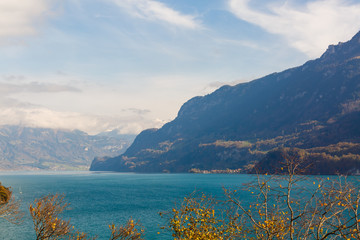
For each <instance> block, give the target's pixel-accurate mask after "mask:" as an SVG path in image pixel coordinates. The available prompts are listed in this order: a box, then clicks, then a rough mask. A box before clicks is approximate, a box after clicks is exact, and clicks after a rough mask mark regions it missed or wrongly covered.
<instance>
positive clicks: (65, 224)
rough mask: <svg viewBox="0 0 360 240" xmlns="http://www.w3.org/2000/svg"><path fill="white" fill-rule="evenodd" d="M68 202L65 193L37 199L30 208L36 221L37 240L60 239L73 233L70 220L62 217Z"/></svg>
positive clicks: (34, 221)
mask: <svg viewBox="0 0 360 240" xmlns="http://www.w3.org/2000/svg"><path fill="white" fill-rule="evenodd" d="M67 206H68V204H67V203H66V202H65V201H64V196H63V195H58V194H55V195H48V196H45V197H42V198H40V199H36V200H35V201H34V203H33V204H30V207H29V210H30V214H31V217H32V220H33V223H34V229H35V232H36V239H37V240H46V239H60V238H62V237H64V236H68V235H70V233H71V230H72V229H71V227H72V226H71V225H70V220H68V221H65V220H62V219H61V218H60V214H61V213H62V212H63V211H64V210H65V208H66V207H67Z"/></svg>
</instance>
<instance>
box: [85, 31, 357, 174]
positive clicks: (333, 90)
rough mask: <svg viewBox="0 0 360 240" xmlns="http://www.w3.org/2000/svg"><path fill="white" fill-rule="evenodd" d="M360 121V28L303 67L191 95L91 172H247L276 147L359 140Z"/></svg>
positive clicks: (303, 146)
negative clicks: (159, 123) (171, 114)
mask: <svg viewBox="0 0 360 240" xmlns="http://www.w3.org/2000/svg"><path fill="white" fill-rule="evenodd" d="M359 123H360V32H359V33H358V34H357V35H355V36H354V37H353V38H352V39H351V40H350V41H348V42H346V43H339V44H338V45H336V46H333V45H331V46H329V48H328V50H327V51H326V52H325V53H324V54H323V55H322V56H321V57H320V58H318V59H316V60H312V61H309V62H307V63H305V64H304V65H302V66H299V67H296V68H292V69H288V70H286V71H283V72H281V73H273V74H270V75H268V76H265V77H263V78H260V79H257V80H254V81H251V82H248V83H242V84H238V85H236V86H223V87H221V88H220V89H218V90H216V91H215V92H213V93H212V94H209V95H206V96H203V97H195V98H193V99H191V100H189V101H188V102H186V103H185V104H184V105H183V106H182V107H181V109H180V111H179V113H178V116H177V117H176V118H175V119H174V120H173V121H172V122H169V123H167V124H165V125H164V126H163V127H162V128H160V129H149V130H145V131H143V132H142V133H141V134H139V135H138V136H137V137H136V139H135V141H134V143H133V144H132V145H131V146H130V147H129V149H128V150H127V151H126V152H125V153H124V154H123V155H121V156H118V157H115V158H97V159H95V160H94V161H93V163H92V166H91V170H115V171H135V172H187V171H189V170H190V169H194V168H195V169H204V170H212V169H227V168H229V169H238V168H241V169H243V170H245V169H250V168H251V167H252V166H253V165H254V164H255V163H256V162H257V161H258V160H260V159H262V158H264V157H265V156H266V153H267V152H268V151H270V150H272V149H274V148H278V147H297V148H304V149H305V148H306V149H307V148H312V147H319V146H327V145H330V144H337V143H339V142H360V124H359ZM359 154H360V153H359Z"/></svg>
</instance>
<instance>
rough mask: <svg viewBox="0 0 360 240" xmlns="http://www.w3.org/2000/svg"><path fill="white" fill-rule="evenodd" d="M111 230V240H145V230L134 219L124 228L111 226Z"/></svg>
mask: <svg viewBox="0 0 360 240" xmlns="http://www.w3.org/2000/svg"><path fill="white" fill-rule="evenodd" d="M137 228H140V229H137ZM109 229H110V231H111V236H110V240H143V238H142V237H143V233H144V229H143V228H142V226H141V225H140V224H139V222H134V220H132V219H130V220H129V221H128V222H127V223H126V224H125V225H123V226H119V227H116V226H115V225H114V224H112V225H109Z"/></svg>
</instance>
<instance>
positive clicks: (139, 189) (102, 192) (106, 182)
mask: <svg viewBox="0 0 360 240" xmlns="http://www.w3.org/2000/svg"><path fill="white" fill-rule="evenodd" d="M252 178H253V176H251V175H226V174H208V175H207V174H132V173H91V172H60V173H57V172H55V173H54V172H41V173H21V172H17V173H0V181H1V182H2V183H3V185H5V186H11V187H12V189H13V192H14V194H15V197H16V198H17V199H19V200H21V203H22V208H23V210H24V211H26V215H25V220H24V222H23V223H22V224H21V225H13V224H9V223H7V222H6V221H5V220H2V219H0V239H5V240H12V239H13V240H30V239H35V234H34V231H33V228H32V227H33V225H32V221H31V219H30V215H29V213H28V206H29V204H30V203H31V202H33V201H34V199H36V198H39V197H41V196H44V195H47V194H49V193H61V194H65V195H66V200H67V201H68V202H69V203H70V204H71V205H70V209H69V210H68V211H66V213H65V214H64V218H65V219H67V218H71V223H72V224H73V225H75V227H76V228H77V229H79V230H80V231H83V232H87V233H89V234H90V235H91V236H95V235H96V236H98V239H109V230H108V225H109V224H111V223H115V224H121V223H125V222H126V220H127V219H129V218H130V217H132V218H133V219H134V220H137V219H139V220H141V223H142V225H143V226H144V227H145V232H146V235H145V237H146V239H171V237H170V236H169V233H168V232H166V231H165V230H161V229H160V227H161V226H163V225H164V224H165V220H164V219H162V218H161V217H160V216H159V212H164V211H168V210H170V209H171V208H172V207H173V206H174V203H176V202H178V203H179V202H180V201H181V200H182V199H183V197H185V196H187V195H189V194H190V193H192V192H193V191H194V190H197V191H200V192H205V193H207V194H209V195H213V196H218V197H220V198H221V197H223V190H222V187H227V188H236V187H239V186H241V185H242V184H243V183H247V182H249V181H251V179H252ZM157 232H160V233H161V234H160V235H158V234H157ZM160 236H161V237H160Z"/></svg>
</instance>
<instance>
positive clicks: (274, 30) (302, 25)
mask: <svg viewBox="0 0 360 240" xmlns="http://www.w3.org/2000/svg"><path fill="white" fill-rule="evenodd" d="M359 30H360V1H358V0H356V1H355V0H306V1H305V0H287V1H285V0H252V1H251V0H196V1H194V0H181V1H179V0H177V1H175V0H86V1H85V0H25V1H13V0H2V1H1V2H0V93H1V94H0V119H1V120H0V124H21V125H24V126H32V127H51V128H64V129H80V130H83V131H86V132H88V133H90V134H95V133H98V132H101V131H107V130H112V129H118V130H119V132H121V133H138V132H139V131H141V130H143V129H145V128H150V127H160V126H161V125H162V124H163V123H165V122H168V121H170V120H172V119H174V118H175V117H176V114H177V111H178V110H179V108H180V107H181V105H182V104H183V103H184V102H186V101H187V100H189V99H190V98H192V97H194V96H198V95H205V94H208V93H210V92H212V91H214V90H215V89H217V88H218V87H220V86H221V85H224V84H230V85H234V84H237V83H241V82H247V81H250V80H253V79H255V78H258V77H261V76H264V75H267V74H270V73H272V72H278V71H282V70H285V69H286V68H289V67H294V66H297V65H301V64H303V63H304V62H305V61H307V60H310V59H313V58H317V57H319V56H321V54H322V53H323V52H324V51H325V50H326V48H327V46H328V45H330V44H337V43H338V42H340V41H347V40H349V39H350V38H351V37H352V36H353V35H355V34H356V33H357V32H358V31H359Z"/></svg>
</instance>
